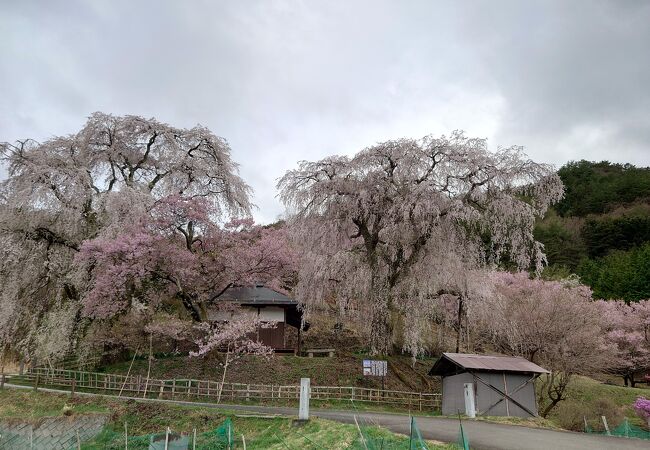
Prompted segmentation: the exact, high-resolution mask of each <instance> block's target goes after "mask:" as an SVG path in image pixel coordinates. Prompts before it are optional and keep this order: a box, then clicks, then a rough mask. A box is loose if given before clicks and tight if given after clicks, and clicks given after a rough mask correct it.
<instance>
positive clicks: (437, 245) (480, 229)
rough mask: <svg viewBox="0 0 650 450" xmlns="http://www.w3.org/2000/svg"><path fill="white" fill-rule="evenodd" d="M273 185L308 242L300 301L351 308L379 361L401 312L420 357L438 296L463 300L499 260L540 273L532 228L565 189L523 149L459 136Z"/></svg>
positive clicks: (339, 162)
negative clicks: (477, 275) (478, 275)
mask: <svg viewBox="0 0 650 450" xmlns="http://www.w3.org/2000/svg"><path fill="white" fill-rule="evenodd" d="M278 189H279V191H280V198H281V200H282V201H283V202H284V203H285V205H286V206H287V208H288V209H289V212H290V214H291V216H292V223H291V228H292V230H293V235H294V238H295V241H296V242H297V243H298V244H299V245H300V246H301V254H302V258H301V262H300V264H301V266H300V273H299V283H298V286H297V288H296V290H295V292H296V294H297V296H298V298H299V299H300V300H301V301H303V302H304V303H305V304H306V306H307V309H309V307H313V306H316V305H319V304H320V303H322V302H323V301H325V300H327V299H331V298H332V297H334V298H336V300H337V301H338V302H339V304H340V305H341V308H349V307H350V305H351V304H352V305H355V307H356V309H357V310H359V311H362V314H363V317H365V318H366V322H367V323H369V327H370V346H371V351H372V352H373V353H375V354H387V353H389V352H390V350H391V348H392V339H393V329H394V326H393V324H394V320H393V318H394V317H396V316H397V317H401V318H402V319H403V320H404V322H405V326H404V328H405V329H406V330H407V333H405V337H406V340H405V343H404V347H405V349H406V350H409V351H410V352H411V353H413V354H417V353H419V352H421V351H422V339H423V334H424V333H425V330H426V323H427V317H428V315H429V314H430V312H431V310H432V305H433V299H435V298H437V297H438V296H440V295H443V294H448V293H454V294H457V295H460V296H461V297H462V296H463V295H466V292H467V286H468V285H469V284H471V283H469V281H468V274H470V273H472V271H475V270H476V269H480V268H483V267H486V266H491V265H494V264H497V263H499V262H501V261H504V260H507V262H508V264H509V265H511V266H513V267H515V268H519V269H528V268H530V267H535V268H537V269H540V268H541V266H542V264H543V263H544V260H545V258H544V254H543V248H542V245H541V244H540V243H538V242H536V241H535V239H534V237H533V233H532V231H533V224H534V221H535V218H536V217H540V216H542V215H543V214H544V213H545V211H546V210H547V208H548V207H549V205H550V204H552V203H554V202H556V201H558V200H559V199H560V198H561V197H562V194H563V186H562V183H561V181H560V179H559V178H558V177H557V175H556V174H555V173H554V171H553V169H552V167H551V166H549V165H545V164H539V163H536V162H533V161H531V160H530V159H528V158H527V157H526V155H525V154H524V153H523V151H522V148H521V147H509V148H499V149H498V150H497V151H495V152H490V151H488V148H487V142H486V140H484V139H473V138H467V137H466V136H465V135H464V134H463V133H462V132H454V133H453V134H452V135H451V136H449V137H445V136H442V137H440V138H434V137H431V136H427V137H425V138H423V139H420V140H415V139H398V140H392V141H387V142H383V143H380V144H377V145H374V146H372V147H369V148H366V149H364V150H362V151H360V152H359V153H357V154H356V155H354V156H352V157H348V156H331V157H328V158H325V159H323V160H320V161H316V162H309V161H303V162H301V163H300V164H299V166H298V168H297V169H294V170H290V171H288V172H287V173H286V174H285V175H284V176H283V177H282V178H281V179H280V180H279V183H278Z"/></svg>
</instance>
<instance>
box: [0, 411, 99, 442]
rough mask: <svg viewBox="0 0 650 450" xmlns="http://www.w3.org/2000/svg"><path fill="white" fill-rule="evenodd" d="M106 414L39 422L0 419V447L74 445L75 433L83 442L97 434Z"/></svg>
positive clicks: (51, 418)
mask: <svg viewBox="0 0 650 450" xmlns="http://www.w3.org/2000/svg"><path fill="white" fill-rule="evenodd" d="M107 420H108V418H107V417H106V416H105V415H101V414H91V415H86V416H73V417H49V418H45V419H42V420H40V421H39V422H38V423H36V424H33V423H27V422H20V421H0V449H3V450H4V449H7V450H9V449H11V450H70V449H76V448H77V434H78V435H79V440H80V441H81V442H84V441H86V440H89V439H92V438H93V437H95V436H96V435H98V434H99V433H100V432H101V431H102V428H103V427H104V425H105V424H106V422H107Z"/></svg>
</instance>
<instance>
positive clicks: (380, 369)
mask: <svg viewBox="0 0 650 450" xmlns="http://www.w3.org/2000/svg"><path fill="white" fill-rule="evenodd" d="M387 373H388V361H379V360H375V359H364V360H363V375H364V376H371V377H381V389H382V390H384V389H386V385H385V380H386V374H387Z"/></svg>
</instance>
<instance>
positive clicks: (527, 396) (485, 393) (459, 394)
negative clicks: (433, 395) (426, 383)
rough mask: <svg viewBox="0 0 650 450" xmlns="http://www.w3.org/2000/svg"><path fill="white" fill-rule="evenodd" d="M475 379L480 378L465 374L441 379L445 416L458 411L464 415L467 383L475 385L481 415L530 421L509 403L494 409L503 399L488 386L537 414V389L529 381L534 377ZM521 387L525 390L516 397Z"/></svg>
mask: <svg viewBox="0 0 650 450" xmlns="http://www.w3.org/2000/svg"><path fill="white" fill-rule="evenodd" d="M476 375H477V377H474V375H472V374H471V373H469V372H464V373H461V374H458V375H451V376H448V377H444V378H443V379H442V414H444V415H455V414H458V412H459V411H460V413H461V414H464V413H465V397H464V389H465V383H474V398H475V402H476V409H477V414H479V415H488V416H514V417H530V414H529V413H528V412H526V411H525V410H524V409H522V408H521V407H519V406H518V405H517V404H515V403H513V402H512V401H511V400H508V399H504V400H502V401H501V402H499V403H498V404H497V405H495V406H493V405H494V404H495V403H497V401H498V400H499V399H502V398H504V397H503V395H502V394H500V393H498V392H496V391H495V390H494V389H491V388H490V387H489V386H487V385H486V384H489V385H492V386H494V387H495V388H497V389H499V390H500V391H502V392H507V393H508V395H509V396H510V397H512V398H513V399H514V400H516V401H517V402H519V403H521V404H522V405H523V406H525V407H526V408H528V409H529V410H531V411H532V412H534V413H535V414H537V399H536V397H535V386H534V384H533V382H532V381H529V380H530V379H531V375H528V374H513V373H504V372H476ZM479 378H480V380H482V381H480V380H479ZM524 384H525V385H524ZM521 385H524V387H522V388H521V389H519V390H518V391H517V392H516V393H513V391H515V389H517V388H518V387H519V386H521Z"/></svg>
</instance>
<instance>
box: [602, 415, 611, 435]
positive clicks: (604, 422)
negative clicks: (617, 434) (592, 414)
mask: <svg viewBox="0 0 650 450" xmlns="http://www.w3.org/2000/svg"><path fill="white" fill-rule="evenodd" d="M600 417H601V419H603V425H605V431H606V432H607V436H611V435H612V433H610V432H609V426H608V425H607V419H606V418H605V416H600Z"/></svg>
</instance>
